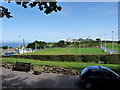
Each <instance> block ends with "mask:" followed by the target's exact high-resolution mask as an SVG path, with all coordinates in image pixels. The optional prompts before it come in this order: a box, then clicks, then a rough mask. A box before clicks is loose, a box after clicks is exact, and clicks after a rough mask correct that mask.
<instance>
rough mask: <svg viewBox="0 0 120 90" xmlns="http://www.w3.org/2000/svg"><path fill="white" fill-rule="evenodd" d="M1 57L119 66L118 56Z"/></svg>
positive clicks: (119, 55)
mask: <svg viewBox="0 0 120 90" xmlns="http://www.w3.org/2000/svg"><path fill="white" fill-rule="evenodd" d="M3 57H14V58H24V59H34V60H44V61H68V62H95V63H98V62H99V61H101V62H104V63H105V64H106V63H110V64H120V60H119V57H120V54H107V55H11V56H3Z"/></svg>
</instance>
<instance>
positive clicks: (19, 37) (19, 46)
mask: <svg viewBox="0 0 120 90" xmlns="http://www.w3.org/2000/svg"><path fill="white" fill-rule="evenodd" d="M20 37H21V36H20V35H19V39H20ZM18 48H19V49H20V41H19V47H18Z"/></svg>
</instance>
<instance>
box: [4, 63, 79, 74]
mask: <svg viewBox="0 0 120 90" xmlns="http://www.w3.org/2000/svg"><path fill="white" fill-rule="evenodd" d="M13 65H14V64H10V63H2V67H5V68H7V69H12V68H13ZM35 69H36V70H41V72H43V73H57V74H71V75H77V70H75V69H72V68H63V67H53V66H32V68H31V71H34V70H35Z"/></svg>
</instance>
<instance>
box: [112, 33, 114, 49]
mask: <svg viewBox="0 0 120 90" xmlns="http://www.w3.org/2000/svg"><path fill="white" fill-rule="evenodd" d="M113 33H114V32H113V31H112V51H113V50H114V43H113Z"/></svg>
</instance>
